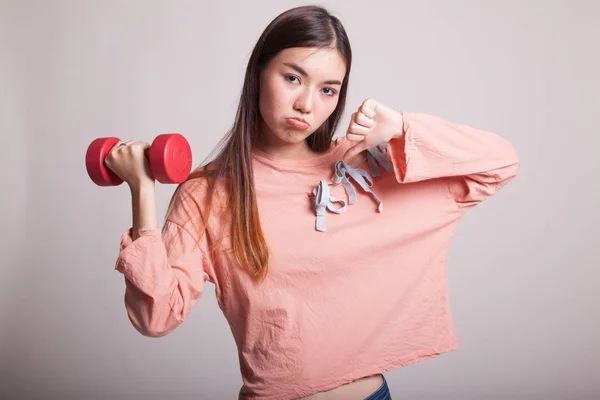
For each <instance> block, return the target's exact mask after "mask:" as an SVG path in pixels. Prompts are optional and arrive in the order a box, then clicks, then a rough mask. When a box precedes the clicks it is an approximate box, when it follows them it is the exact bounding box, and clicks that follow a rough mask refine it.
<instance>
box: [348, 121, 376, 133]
mask: <svg viewBox="0 0 600 400" xmlns="http://www.w3.org/2000/svg"><path fill="white" fill-rule="evenodd" d="M370 130H371V128H367V127H366V126H362V125H359V124H357V123H356V122H352V123H351V124H350V126H349V127H348V132H347V133H354V134H355V135H367V134H368V133H369V131H370Z"/></svg>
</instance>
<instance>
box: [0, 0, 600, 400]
mask: <svg viewBox="0 0 600 400" xmlns="http://www.w3.org/2000/svg"><path fill="white" fill-rule="evenodd" d="M300 4H304V3H299V2H296V1H287V0H285V1H283V0H277V1H275V0H272V1H251V2H246V1H233V2H232V1H223V2H209V1H200V0H198V1H166V0H165V1H158V0H152V1H148V0H146V1H117V0H105V1H91V0H90V1H77V0H71V1H67V0H62V1H60V0H57V1H51V0H48V1H42V0H40V1H29V0H13V1H2V2H0V50H1V53H0V132H1V133H2V156H1V157H0V160H1V162H2V167H1V168H0V171H1V172H0V173H1V174H2V186H1V187H2V189H1V199H2V204H1V208H0V215H1V218H2V220H1V224H2V225H1V226H2V241H1V242H0V243H1V246H2V267H1V268H0V312H1V314H0V323H1V325H0V335H1V336H0V338H1V341H0V345H1V347H0V368H1V370H0V398H2V399H88V400H95V399H145V400H151V399H165V398H169V399H178V400H179V399H181V400H183V399H233V398H236V396H237V392H238V390H239V387H240V384H241V379H240V374H239V371H238V361H237V355H236V349H235V345H234V341H233V339H232V336H231V333H230V331H229V328H228V326H227V324H226V321H225V318H224V317H223V316H222V314H221V312H220V310H219V308H218V307H217V304H216V301H215V297H214V289H213V286H212V285H209V286H208V288H207V290H206V292H205V294H204V296H203V298H202V299H201V301H200V302H199V303H198V305H197V307H196V308H195V309H194V311H193V312H192V314H191V315H190V317H189V318H188V320H187V321H186V322H185V323H184V324H183V325H182V326H180V327H179V328H178V329H176V331H174V332H173V333H172V334H170V335H168V336H166V337H163V338H159V339H156V338H148V337H144V336H142V335H140V334H139V333H138V332H137V331H135V329H134V328H133V326H132V325H131V324H130V322H129V321H128V319H127V316H126V313H125V309H124V305H123V291H124V282H123V277H122V275H120V274H119V273H118V272H116V271H114V270H113V268H114V262H115V259H116V256H117V250H118V240H119V237H120V235H121V233H122V232H123V231H124V230H125V229H127V228H128V227H129V226H130V224H131V209H130V198H129V192H128V190H127V188H126V187H125V186H121V187H117V188H114V187H113V188H101V187H98V186H95V185H94V184H93V183H92V182H91V181H90V180H89V179H88V177H87V174H86V171H85V168H84V154H85V150H86V148H87V146H88V144H89V143H90V142H91V141H92V140H93V139H95V138H96V137H101V136H118V137H121V138H122V139H124V140H129V139H138V140H145V141H151V140H152V139H153V138H154V137H155V136H156V135H158V134H160V133H165V132H180V133H182V134H184V135H185V136H186V137H187V138H188V140H189V142H190V144H191V146H192V149H193V152H194V165H198V164H199V163H200V162H201V161H202V160H203V159H204V158H205V157H206V156H207V155H208V154H209V152H210V150H211V149H212V147H213V146H214V145H216V143H217V141H218V140H219V139H220V138H221V137H222V135H223V134H224V133H225V131H226V130H227V129H228V128H229V126H230V124H231V122H232V121H233V116H234V113H235V109H236V106H237V99H238V95H239V92H240V88H241V84H242V79H243V74H244V69H245V65H246V62H247V61H248V57H249V55H250V52H251V50H252V47H253V45H254V43H255V41H256V39H257V38H258V36H259V35H260V33H261V32H262V30H263V29H264V28H265V26H266V25H267V23H268V22H269V21H271V19H272V18H274V17H275V16H276V15H277V14H279V13H280V12H282V11H284V10H285V9H287V8H290V7H293V6H296V5H300ZM320 4H323V5H325V6H327V7H328V8H330V10H331V11H333V12H334V13H335V14H336V15H338V16H339V17H340V18H341V19H342V21H343V23H344V24H345V26H346V28H347V30H348V34H349V36H350V39H351V43H352V45H353V50H354V58H355V62H354V66H353V72H352V76H351V86H350V90H349V99H348V111H347V113H346V115H345V118H344V123H343V126H342V127H341V128H340V131H339V132H338V133H339V134H343V133H344V132H343V130H344V129H345V128H346V127H347V123H348V120H349V115H350V113H351V112H353V111H355V109H356V108H357V107H358V106H359V105H360V103H361V102H362V100H363V99H365V98H366V97H372V98H374V99H376V100H378V101H381V102H382V103H384V104H388V105H390V106H393V107H395V108H398V109H404V110H409V111H420V112H426V113H431V114H436V115H439V116H441V117H444V118H447V119H449V120H452V121H454V122H459V123H466V124H469V125H472V126H476V127H480V128H484V129H488V130H492V131H494V132H497V133H499V134H501V135H502V136H504V137H506V138H508V139H509V140H511V141H512V143H513V144H514V145H515V148H516V149H517V151H518V152H519V155H520V156H521V160H522V164H521V169H520V173H519V176H518V177H517V178H516V179H515V180H514V181H513V182H512V183H511V184H510V185H508V186H507V187H506V188H505V189H503V190H502V191H501V192H500V193H499V194H498V195H497V196H496V197H494V198H492V199H490V200H488V201H486V202H485V203H484V204H482V205H480V206H479V207H478V208H476V209H475V210H473V211H472V212H471V213H470V214H468V215H467V217H466V218H465V219H464V221H463V222H462V223H461V225H460V226H459V229H458V231H457V232H456V236H455V238H454V241H453V244H452V250H451V253H450V258H449V265H448V274H449V284H450V292H451V293H450V295H451V297H450V300H451V306H452V311H453V315H454V318H455V321H456V325H457V329H458V333H459V335H460V339H461V348H460V350H458V351H455V352H452V353H449V354H445V355H442V356H440V357H437V358H435V359H430V360H427V361H424V362H420V363H418V364H413V365H411V366H408V367H406V368H403V369H400V370H395V371H392V372H390V373H388V374H387V377H388V380H389V382H390V386H391V390H392V394H393V397H394V398H398V399H418V400H429V399H446V400H451V399H457V400H458V399H486V400H489V399H547V400H550V399H557V400H558V399H561V400H562V399H577V400H581V399H585V400H587V399H598V398H600V379H599V377H600V368H599V365H598V357H599V356H600V345H599V341H600V321H599V319H600V312H599V304H600V302H599V300H598V293H599V292H598V287H599V284H600V250H599V245H600V228H599V226H600V213H599V211H598V206H600V193H599V192H600V190H599V189H600V178H599V177H598V175H599V174H600V168H599V166H598V157H599V156H600V152H599V147H600V139H599V134H600V131H599V129H598V117H599V115H600V114H599V111H598V107H599V106H600V102H599V100H598V94H599V92H600V84H599V82H598V78H597V76H598V73H599V72H600V56H599V53H600V51H599V48H600V47H599V44H598V43H599V41H600V28H599V25H598V24H597V21H598V20H599V19H600V6H599V2H594V1H571V2H568V1H499V0H498V1H475V0H471V1H467V0H460V1H459V0H455V1H444V0H439V1H391V0H390V1H375V0H372V1H342V0H338V1H323V2H322V3H320ZM173 190H174V186H173V185H158V186H157V195H158V208H159V214H160V216H161V217H162V215H163V213H164V211H165V210H166V206H167V202H168V200H169V198H170V196H171V194H172V192H173ZM398 340H402V338H398Z"/></svg>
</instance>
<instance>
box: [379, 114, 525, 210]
mask: <svg viewBox="0 0 600 400" xmlns="http://www.w3.org/2000/svg"><path fill="white" fill-rule="evenodd" d="M402 115H403V125H404V126H403V128H404V135H403V136H402V137H401V138H398V139H392V140H390V141H389V143H388V154H389V158H390V161H391V162H392V165H393V168H394V173H395V175H396V180H397V181H398V182H400V183H410V182H418V181H422V180H426V179H434V178H446V179H444V180H443V181H444V182H446V183H447V185H448V191H449V193H450V196H451V197H452V199H453V200H454V201H455V202H456V204H457V206H458V207H459V208H460V209H462V210H468V209H470V208H472V207H474V206H475V205H477V204H479V203H480V202H482V201H483V200H485V199H486V198H488V197H489V196H492V195H493V194H494V193H496V192H497V191H498V190H500V188H502V187H503V186H504V185H506V184H507V183H508V182H509V181H510V180H512V179H513V178H514V177H515V176H516V175H517V171H518V169H519V156H518V155H517V153H516V151H515V149H514V148H513V146H512V145H511V143H510V142H509V141H508V140H506V139H504V138H502V137H500V136H498V135H497V134H495V133H492V132H488V131H484V130H479V129H475V128H472V127H469V126H466V125H459V124H453V123H450V122H448V121H445V120H443V119H442V118H439V117H436V116H432V115H427V114H422V113H408V112H402Z"/></svg>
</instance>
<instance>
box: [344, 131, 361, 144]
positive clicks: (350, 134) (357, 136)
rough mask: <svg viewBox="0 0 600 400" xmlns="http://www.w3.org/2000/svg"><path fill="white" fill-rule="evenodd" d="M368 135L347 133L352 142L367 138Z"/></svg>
mask: <svg viewBox="0 0 600 400" xmlns="http://www.w3.org/2000/svg"><path fill="white" fill-rule="evenodd" d="M365 138H366V136H365V135H355V134H353V133H348V134H347V135H346V139H348V140H350V141H352V142H360V141H362V140H365Z"/></svg>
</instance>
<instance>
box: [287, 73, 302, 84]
mask: <svg viewBox="0 0 600 400" xmlns="http://www.w3.org/2000/svg"><path fill="white" fill-rule="evenodd" d="M285 79H286V80H287V81H288V82H290V83H294V82H293V80H294V79H295V80H297V81H298V82H300V79H298V77H297V76H294V75H286V77H285Z"/></svg>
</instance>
